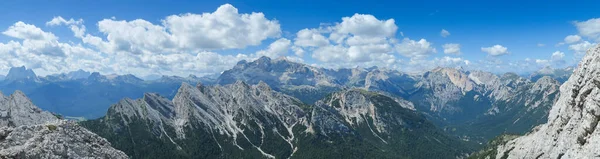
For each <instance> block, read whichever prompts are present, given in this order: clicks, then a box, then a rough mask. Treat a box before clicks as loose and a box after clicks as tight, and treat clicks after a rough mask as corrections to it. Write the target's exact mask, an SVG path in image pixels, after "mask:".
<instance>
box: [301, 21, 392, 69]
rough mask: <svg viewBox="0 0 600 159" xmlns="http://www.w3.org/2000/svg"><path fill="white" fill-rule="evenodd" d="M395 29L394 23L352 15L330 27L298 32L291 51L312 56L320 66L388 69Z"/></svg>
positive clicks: (322, 26) (325, 26)
mask: <svg viewBox="0 0 600 159" xmlns="http://www.w3.org/2000/svg"><path fill="white" fill-rule="evenodd" d="M397 29H398V27H397V26H396V24H395V22H394V19H388V20H379V19H377V18H375V17H374V16H372V15H367V14H354V15H353V16H352V17H343V18H342V22H340V23H335V24H334V25H321V27H320V28H318V29H316V28H315V29H302V30H300V31H298V33H296V35H297V37H296V38H295V42H294V44H295V45H294V46H293V47H292V49H293V50H294V52H295V53H296V55H298V56H302V55H303V54H304V53H305V51H307V52H309V53H312V55H311V57H312V58H314V59H315V60H317V61H319V62H321V63H322V65H323V66H334V67H340V66H361V65H362V66H364V65H373V64H375V65H378V66H382V65H392V64H391V63H390V61H396V58H395V57H394V56H393V55H392V54H391V53H393V52H394V45H395V43H396V42H395V39H394V37H395V35H396V31H397ZM327 36H328V38H325V37H327Z"/></svg>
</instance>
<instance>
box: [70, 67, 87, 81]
mask: <svg viewBox="0 0 600 159" xmlns="http://www.w3.org/2000/svg"><path fill="white" fill-rule="evenodd" d="M90 75H91V73H90V72H88V71H84V70H82V69H79V70H77V71H72V72H69V73H67V78H69V79H86V78H88V77H89V76H90Z"/></svg>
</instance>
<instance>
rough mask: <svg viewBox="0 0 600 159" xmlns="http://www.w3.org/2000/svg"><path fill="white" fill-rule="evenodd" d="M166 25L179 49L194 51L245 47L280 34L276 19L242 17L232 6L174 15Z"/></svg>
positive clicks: (250, 15) (255, 14) (165, 22)
mask: <svg viewBox="0 0 600 159" xmlns="http://www.w3.org/2000/svg"><path fill="white" fill-rule="evenodd" d="M163 24H164V26H165V28H166V29H167V30H169V31H170V32H171V33H172V36H173V37H175V38H176V39H177V40H178V44H179V47H183V48H191V49H198V48H201V49H230V48H245V47H246V46H250V45H259V44H261V42H262V41H263V40H265V39H267V38H276V37H279V36H280V34H281V29H280V26H279V22H278V21H277V20H269V19H267V18H266V17H265V15H264V14H263V13H254V12H253V13H250V14H239V13H238V10H237V8H235V7H233V6H232V5H230V4H224V5H221V6H220V7H219V8H218V9H217V10H216V11H215V12H213V13H203V14H191V13H188V14H183V15H171V16H168V17H167V18H166V19H165V20H163Z"/></svg>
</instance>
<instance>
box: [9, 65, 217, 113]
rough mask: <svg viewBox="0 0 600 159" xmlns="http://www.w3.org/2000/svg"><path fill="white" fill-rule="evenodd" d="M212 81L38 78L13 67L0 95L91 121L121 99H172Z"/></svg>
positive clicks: (72, 75) (77, 74)
mask: <svg viewBox="0 0 600 159" xmlns="http://www.w3.org/2000/svg"><path fill="white" fill-rule="evenodd" d="M213 81H214V77H213V76H210V77H202V78H198V77H196V76H189V77H185V78H183V77H176V76H162V77H161V78H160V79H157V80H152V81H145V80H142V79H140V78H138V77H136V76H134V75H131V74H129V75H102V74H100V73H97V72H94V73H90V72H86V71H83V70H78V71H74V72H69V73H65V74H56V75H48V76H45V77H39V76H36V75H35V73H34V72H33V71H32V70H31V69H26V68H25V67H15V68H12V69H10V71H9V73H8V75H7V78H6V79H4V80H3V81H1V82H0V91H2V92H9V93H10V92H14V91H16V90H21V91H23V92H24V93H25V94H27V95H28V96H29V97H30V98H31V99H32V100H33V101H34V102H35V103H36V104H37V105H38V106H39V107H40V108H42V109H44V110H48V111H51V112H55V113H58V114H62V115H64V116H69V117H84V118H88V119H94V118H98V117H101V116H103V115H104V114H105V113H106V110H107V109H108V107H109V106H110V104H112V103H115V102H117V101H119V100H120V99H122V98H126V97H128V98H140V97H141V95H142V94H143V93H145V92H157V93H159V94H161V95H163V96H166V97H169V98H172V97H173V96H174V95H175V93H176V90H177V88H179V86H181V83H184V82H185V83H198V82H203V83H208V84H211V83H213Z"/></svg>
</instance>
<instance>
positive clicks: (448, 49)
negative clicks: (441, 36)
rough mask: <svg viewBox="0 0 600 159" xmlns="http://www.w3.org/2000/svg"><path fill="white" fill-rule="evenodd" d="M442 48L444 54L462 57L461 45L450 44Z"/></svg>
mask: <svg viewBox="0 0 600 159" xmlns="http://www.w3.org/2000/svg"><path fill="white" fill-rule="evenodd" d="M442 48H444V54H452V55H460V54H461V52H460V44H453V43H449V44H444V45H442Z"/></svg>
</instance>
